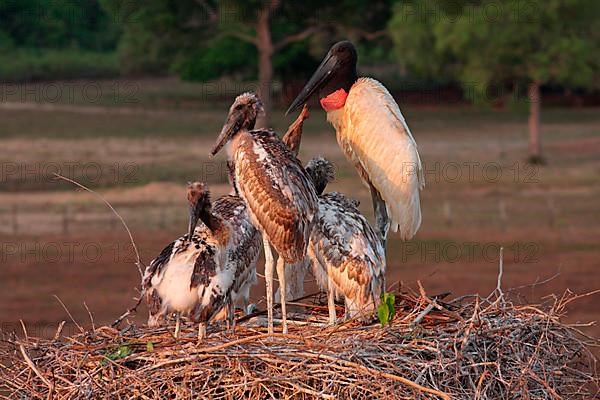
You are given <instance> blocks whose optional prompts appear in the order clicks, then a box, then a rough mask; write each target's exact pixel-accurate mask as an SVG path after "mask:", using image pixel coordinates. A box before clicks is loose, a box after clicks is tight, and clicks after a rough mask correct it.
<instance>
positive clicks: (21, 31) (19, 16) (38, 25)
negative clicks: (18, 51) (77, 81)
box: [0, 0, 118, 51]
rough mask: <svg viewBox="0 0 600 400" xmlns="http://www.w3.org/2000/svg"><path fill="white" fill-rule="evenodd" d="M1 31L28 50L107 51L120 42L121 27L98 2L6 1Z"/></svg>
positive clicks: (0, 16) (1, 9) (1, 4)
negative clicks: (78, 49)
mask: <svg viewBox="0 0 600 400" xmlns="http://www.w3.org/2000/svg"><path fill="white" fill-rule="evenodd" d="M0 30H1V31H3V32H4V34H5V35H7V36H9V37H10V38H11V40H12V42H13V44H14V45H15V46H17V47H27V48H67V47H70V48H82V49H88V50H97V51H100V50H102V51H106V50H111V49H114V48H115V46H116V43H117V40H118V27H117V26H116V25H115V24H114V21H113V19H112V18H111V17H110V16H109V15H108V14H106V13H104V12H103V10H102V9H101V8H100V5H99V4H98V1H97V0H86V1H76V0H52V1H47V0H3V1H2V2H0ZM1 36H2V34H0V37H1ZM0 41H1V40H0Z"/></svg>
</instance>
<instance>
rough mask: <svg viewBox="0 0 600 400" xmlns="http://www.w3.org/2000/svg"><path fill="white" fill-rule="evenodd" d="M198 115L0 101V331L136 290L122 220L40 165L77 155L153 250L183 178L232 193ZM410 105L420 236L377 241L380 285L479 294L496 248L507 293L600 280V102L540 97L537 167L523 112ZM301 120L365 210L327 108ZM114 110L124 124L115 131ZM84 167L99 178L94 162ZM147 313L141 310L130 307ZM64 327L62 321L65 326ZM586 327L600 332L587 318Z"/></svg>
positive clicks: (175, 214) (106, 308) (175, 231)
mask: <svg viewBox="0 0 600 400" xmlns="http://www.w3.org/2000/svg"><path fill="white" fill-rule="evenodd" d="M205 113H206V112H204V114H202V113H201V114H199V115H195V114H194V112H193V111H189V110H184V111H168V112H165V113H160V114H157V115H144V116H143V117H141V116H139V115H136V114H133V115H118V116H114V115H113V116H108V117H106V116H103V115H98V116H96V115H94V116H90V115H87V114H85V115H81V114H78V113H76V112H71V111H56V110H53V111H51V112H49V111H35V110H33V111H32V110H27V111H19V110H16V111H15V110H6V109H2V110H0V120H2V121H9V123H8V124H7V125H5V126H4V127H3V128H0V137H2V139H1V143H2V146H1V148H0V162H1V163H2V164H1V165H3V168H2V170H0V173H1V174H0V175H1V178H2V179H0V186H2V189H3V190H2V191H0V244H1V246H2V247H1V248H0V265H1V267H0V271H1V274H2V275H1V276H2V279H0V329H2V330H4V331H7V330H8V331H10V330H16V331H21V324H20V321H23V323H24V324H25V326H26V327H27V330H28V333H29V334H30V335H41V336H51V335H53V334H54V331H55V329H56V327H57V325H58V324H59V323H60V321H62V320H67V321H71V318H72V319H73V320H74V321H76V322H77V323H78V324H80V325H82V326H85V327H88V326H90V325H91V324H92V320H93V323H94V324H96V325H99V324H106V323H109V322H110V321H112V320H114V319H115V318H116V317H117V316H118V315H120V313H121V312H123V311H124V310H125V309H126V308H127V307H128V306H129V305H131V304H132V303H133V300H132V298H133V297H134V296H135V295H136V294H137V293H136V285H137V284H138V282H139V275H138V272H137V270H136V268H135V266H134V264H133V261H134V259H135V257H134V255H133V251H132V248H131V246H130V244H129V239H128V237H127V235H126V234H125V232H124V230H123V229H122V227H121V226H120V225H119V223H118V222H117V221H116V220H115V218H114V216H113V215H112V214H111V213H110V212H109V211H108V210H107V209H106V207H105V206H104V205H103V204H102V203H101V202H99V201H98V199H97V198H95V197H93V196H92V195H90V194H89V193H83V192H77V191H75V190H73V189H72V188H71V187H70V186H69V185H68V184H66V183H57V182H55V181H53V180H52V179H51V177H50V176H49V175H51V174H50V173H49V171H53V169H52V168H50V166H51V164H52V166H53V168H54V164H58V165H59V166H60V167H62V171H63V172H64V171H67V169H66V168H65V165H66V163H67V162H68V163H71V165H75V167H74V169H72V170H71V171H70V172H71V175H69V176H71V177H74V178H77V179H80V180H82V181H83V182H85V183H88V184H90V186H92V187H94V188H95V189H97V190H98V191H99V193H101V194H102V195H104V196H105V197H106V198H107V199H108V200H109V201H110V202H111V204H113V206H115V208H116V209H117V211H119V212H120V213H121V214H122V215H123V217H124V218H125V220H126V221H127V222H128V224H129V225H130V227H131V229H132V232H133V236H134V239H135V243H136V245H137V247H138V248H139V250H140V253H141V256H142V260H143V261H144V262H146V263H148V262H149V261H150V260H151V259H152V258H153V257H154V256H155V255H157V254H158V253H159V252H160V250H161V249H162V247H164V246H165V245H166V244H168V243H169V242H170V241H171V240H173V239H174V238H176V237H177V236H178V235H179V234H181V233H183V231H184V230H185V226H186V223H185V222H186V217H187V213H186V205H185V202H184V194H183V188H184V184H185V182H186V181H188V180H191V179H197V178H201V179H203V180H206V181H208V182H209V183H211V187H212V189H213V191H214V195H215V196H218V195H221V194H224V193H226V192H227V191H228V187H227V185H226V183H225V181H226V179H225V175H224V174H223V170H222V165H223V159H222V158H218V159H216V160H209V159H208V157H207V152H208V147H209V145H210V144H211V142H212V140H213V137H214V132H211V129H213V128H212V127H213V125H215V124H217V122H216V121H221V120H222V119H223V115H222V114H223V113H222V112H221V113H218V114H216V113H215V114H216V115H214V116H211V123H210V127H211V128H210V129H209V128H207V129H206V131H203V130H202V128H199V131H200V132H198V129H196V128H195V127H196V126H202V119H203V118H205V117H206V115H205ZM405 115H406V117H407V120H408V122H409V125H410V126H411V128H412V130H413V133H414V135H415V137H416V140H417V142H418V144H419V151H420V154H421V157H422V159H423V161H424V163H425V168H426V178H427V186H426V188H425V190H424V191H423V193H422V198H421V202H422V208H423V224H422V227H421V229H420V231H419V232H418V234H417V236H416V237H415V238H414V239H413V240H411V241H409V242H406V243H402V242H400V241H399V240H398V239H397V238H396V237H394V236H393V235H392V238H391V240H390V242H389V244H388V267H387V271H388V273H387V282H388V286H390V287H393V288H397V285H398V282H400V283H401V284H402V285H403V286H404V287H405V288H404V289H407V288H412V289H414V288H416V287H417V281H421V282H422V284H423V286H424V287H425V289H426V290H427V292H428V293H429V294H437V293H442V292H451V293H452V296H460V295H464V294H469V293H481V294H487V293H489V292H490V291H492V290H493V289H494V288H495V286H496V279H497V274H498V252H499V248H500V246H503V247H504V276H503V280H502V284H503V287H504V288H505V290H506V291H508V290H509V289H510V288H517V289H515V290H514V291H513V292H511V293H512V294H513V298H514V299H515V301H522V302H540V301H543V299H544V297H545V296H560V295H561V294H562V293H563V292H564V291H565V290H571V291H573V292H576V293H585V292H589V291H593V290H597V289H600V246H599V245H598V243H600V210H599V207H598V198H599V197H600V183H599V182H600V180H599V179H598V173H599V172H600V110H587V109H586V110H555V111H551V110H548V111H546V113H545V114H543V116H544V118H543V126H542V127H543V143H544V151H545V155H546V157H547V159H548V164H547V165H546V166H542V167H535V168H534V167H531V166H529V165H527V164H526V163H524V160H525V158H526V123H525V118H524V116H522V115H514V114H511V113H492V112H480V111H477V110H469V109H462V108H461V109H433V110H432V109H419V108H414V109H413V108H410V107H408V108H407V109H406V110H405ZM115 121H116V122H115ZM309 121H310V124H308V125H307V128H306V137H305V141H304V143H303V147H302V151H301V155H300V156H301V158H302V159H303V160H304V161H307V160H308V158H309V157H312V156H314V155H325V156H326V157H328V158H330V159H332V161H334V163H335V164H336V169H337V180H336V182H334V183H333V184H332V185H331V187H330V188H329V190H337V191H341V192H344V193H346V194H349V195H351V196H352V197H356V198H358V199H359V200H361V209H362V211H363V212H364V213H365V215H367V216H368V217H369V219H371V220H372V210H371V204H370V200H369V199H370V197H369V194H368V192H367V190H366V188H364V187H363V186H361V184H360V182H359V179H358V176H357V175H356V174H355V172H354V171H353V170H352V168H351V167H350V166H349V165H348V164H347V163H346V161H345V160H344V158H343V156H342V154H341V152H340V151H339V149H338V147H337V145H336V143H335V138H334V135H333V132H332V130H331V129H330V128H329V127H328V126H327V125H326V124H325V122H324V115H322V113H320V112H315V113H313V116H312V118H311V120H309ZM116 123H118V124H119V125H120V126H126V127H128V128H127V129H125V128H122V130H120V131H117V133H114V132H115V131H114V129H113V128H115V125H114V124H116ZM285 123H286V122H285V121H284V120H282V119H278V120H276V121H275V125H276V126H285ZM115 129H116V128H115ZM145 131H146V132H148V133H147V135H145V134H144V132H145ZM19 132H22V135H20V134H19ZM47 132H50V133H49V134H48V135H46V134H45V133H47ZM78 132H82V134H81V135H78V134H77V133H78ZM123 132H136V133H135V134H132V135H127V134H124V133H123ZM22 136H26V138H24V137H22ZM221 157H222V156H221ZM128 163H132V164H128ZM89 165H93V166H94V167H93V170H94V171H98V170H99V171H101V172H100V175H101V176H102V177H101V178H97V176H96V175H97V172H96V175H94V176H92V175H91V174H92V172H90V171H91V168H92V167H90V166H89ZM127 165H129V167H126V166H127ZM131 165H133V166H131ZM86 168H88V169H87V170H86ZM127 168H129V169H127ZM23 171H25V172H23ZM27 171H29V174H27V173H26V172H27ZM115 171H116V172H115ZM128 174H129V175H128ZM127 177H129V178H131V179H130V180H127ZM92 178H93V179H92ZM261 269H262V264H261V265H260V267H259V272H262V271H260V270H261ZM308 285H309V286H310V285H311V283H310V282H309V283H308ZM263 288H264V285H263V282H262V281H261V279H259V285H257V287H255V288H254V290H253V297H254V301H256V302H257V303H259V306H261V305H263V296H264V289H263ZM57 298H59V299H60V300H61V301H62V302H63V303H64V305H65V307H66V309H68V311H69V313H70V314H71V315H70V316H69V313H67V311H66V310H65V309H64V308H63V306H62V305H61V304H60V303H59V301H58V300H57ZM599 300H600V295H593V296H589V297H584V298H582V299H580V300H578V301H577V302H574V303H573V304H572V306H571V309H570V310H569V314H568V316H567V318H566V319H567V320H568V321H569V322H573V323H581V324H587V323H589V322H593V321H597V320H598V319H599V317H600V311H599V309H598V304H599V303H598V302H599ZM144 318H145V309H142V310H141V312H140V314H139V315H138V317H137V320H138V321H139V322H140V323H141V322H143V321H144ZM74 329H77V328H76V326H75V324H73V323H72V322H69V324H67V328H66V333H68V332H69V330H74ZM582 329H583V331H584V332H586V333H588V334H591V335H593V336H595V337H600V328H599V327H598V326H597V325H593V326H582Z"/></svg>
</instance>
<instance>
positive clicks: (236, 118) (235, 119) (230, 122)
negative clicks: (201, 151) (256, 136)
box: [210, 111, 244, 157]
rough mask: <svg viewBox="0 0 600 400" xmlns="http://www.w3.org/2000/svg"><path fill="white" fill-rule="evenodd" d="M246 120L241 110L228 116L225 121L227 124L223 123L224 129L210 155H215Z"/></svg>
mask: <svg viewBox="0 0 600 400" xmlns="http://www.w3.org/2000/svg"><path fill="white" fill-rule="evenodd" d="M243 120H244V116H243V115H242V113H240V112H236V111H234V112H232V113H230V114H229V116H228V117H227V120H226V121H225V125H223V129H221V133H220V134H219V137H218V138H217V141H216V142H215V144H214V146H213V147H212V149H211V150H210V155H211V157H213V156H214V155H215V154H217V153H218V152H219V151H220V150H221V149H222V148H223V146H225V144H226V143H227V142H228V141H229V140H230V139H231V138H232V137H233V136H234V135H235V134H236V133H237V132H238V131H239V130H240V129H241V127H242V122H243Z"/></svg>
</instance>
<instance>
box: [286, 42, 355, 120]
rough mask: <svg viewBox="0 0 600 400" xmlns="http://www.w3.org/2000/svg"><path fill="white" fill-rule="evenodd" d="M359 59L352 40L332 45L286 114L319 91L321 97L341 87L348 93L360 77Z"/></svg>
mask: <svg viewBox="0 0 600 400" xmlns="http://www.w3.org/2000/svg"><path fill="white" fill-rule="evenodd" d="M357 60H358V55H357V53H356V48H355V47H354V45H353V44H352V42H349V41H347V40H344V41H341V42H337V43H336V44H334V45H333V46H331V49H329V51H328V52H327V54H326V55H325V58H324V59H323V61H321V64H320V65H319V67H318V68H317V70H316V71H315V72H314V74H313V75H312V77H311V78H310V79H309V81H308V83H307V84H306V85H305V86H304V88H303V89H302V91H301V92H300V94H298V96H297V97H296V99H295V100H294V101H293V102H292V104H291V105H290V108H288V110H287V111H286V115H287V114H289V113H291V112H294V111H295V110H297V109H298V108H300V107H301V106H302V105H303V104H305V103H306V102H307V101H308V99H309V98H310V97H311V96H312V95H313V94H314V93H316V92H317V91H318V93H319V98H320V99H323V98H326V97H327V96H329V95H330V94H332V93H334V92H337V91H339V90H340V89H343V90H344V91H345V93H346V95H347V94H348V92H349V91H350V88H351V87H352V85H353V84H354V82H356V80H357V79H358V75H357V73H356V62H357Z"/></svg>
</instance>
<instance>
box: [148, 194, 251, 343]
mask: <svg viewBox="0 0 600 400" xmlns="http://www.w3.org/2000/svg"><path fill="white" fill-rule="evenodd" d="M187 197H188V201H189V205H190V221H189V231H188V234H187V235H184V236H183V237H180V238H179V239H177V240H176V241H174V242H173V243H171V244H169V245H168V246H167V247H165V248H164V249H163V251H162V252H161V253H160V255H159V256H158V257H156V258H155V259H154V260H153V261H152V262H151V263H150V265H149V266H148V268H147V269H146V272H145V274H144V279H143V288H144V290H145V297H146V302H147V303H148V308H149V312H150V315H149V317H148V325H149V326H157V325H158V324H159V323H160V321H161V320H162V319H163V318H164V317H165V315H167V314H168V313H172V312H175V313H177V325H176V328H175V337H178V336H179V319H180V314H184V315H187V316H189V317H190V318H191V319H192V320H193V321H195V322H198V323H199V328H198V339H199V340H202V339H203V338H204V336H205V334H206V323H208V322H209V321H211V320H216V319H222V318H223V317H225V316H226V317H227V319H228V322H229V323H230V324H231V325H233V324H234V318H233V317H234V313H233V311H234V305H235V304H236V303H237V302H239V301H240V300H241V301H242V302H243V304H244V306H245V307H247V303H248V297H249V291H250V287H251V286H252V285H253V284H254V283H256V262H257V260H258V256H259V254H260V247H261V240H260V233H259V232H258V231H257V230H256V229H255V228H254V226H253V225H252V223H251V222H250V219H249V218H248V215H247V212H246V205H245V204H244V202H243V201H242V200H241V199H240V198H239V197H236V196H223V197H221V198H220V199H218V200H217V201H216V202H215V203H214V206H213V205H212V204H211V201H210V193H209V191H208V188H207V187H206V186H205V185H204V184H202V183H200V182H194V183H191V184H190V185H189V186H188V192H187ZM198 220H200V221H201V224H198Z"/></svg>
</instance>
